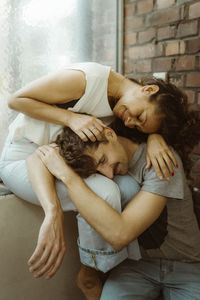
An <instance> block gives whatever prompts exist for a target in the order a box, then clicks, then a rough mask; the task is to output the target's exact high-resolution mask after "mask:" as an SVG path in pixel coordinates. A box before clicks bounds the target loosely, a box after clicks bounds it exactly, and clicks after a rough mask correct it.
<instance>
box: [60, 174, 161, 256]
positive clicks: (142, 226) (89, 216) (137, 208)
mask: <svg viewBox="0 0 200 300" xmlns="http://www.w3.org/2000/svg"><path fill="white" fill-rule="evenodd" d="M70 173H71V171H70ZM75 175H76V174H73V175H72V174H71V176H72V177H71V179H70V180H69V175H67V174H66V176H63V177H62V180H63V183H64V184H65V186H66V187H67V191H68V193H69V195H70V198H71V200H72V202H73V203H74V205H75V206H76V207H77V209H78V211H79V212H80V214H81V215H82V217H83V218H84V219H85V220H86V221H87V222H88V223H89V224H90V225H91V226H92V227H93V228H94V229H95V230H96V231H97V232H99V234H100V235H101V236H102V237H103V238H104V239H105V240H107V241H108V242H109V243H110V244H111V245H112V247H113V248H114V249H117V250H119V249H121V248H123V247H124V246H126V245H128V244H129V243H130V242H131V241H132V240H134V239H136V238H137V237H138V236H139V235H140V234H142V233H143V232H144V231H145V230H146V229H147V228H148V227H149V226H150V225H151V224H152V223H153V222H154V221H155V220H156V219H157V218H158V217H159V215H160V214H161V212H162V210H163V208H164V206H165V204H166V198H165V197H163V196H159V195H157V194H152V193H149V192H145V191H140V192H139V193H138V194H137V195H136V196H135V197H134V198H133V199H132V201H131V202H130V203H129V204H128V205H127V206H126V207H125V209H124V210H123V212H122V213H121V214H119V213H118V212H117V211H115V210H114V209H113V208H112V207H111V206H110V205H108V204H107V203H106V202H105V201H104V200H103V199H101V198H100V197H98V196H97V195H96V194H95V193H94V192H93V191H91V190H90V189H89V188H88V186H87V185H86V184H85V183H84V181H83V180H82V179H81V178H80V177H78V176H77V177H76V176H75ZM74 182H76V184H73V183H74ZM80 195H81V197H80Z"/></svg>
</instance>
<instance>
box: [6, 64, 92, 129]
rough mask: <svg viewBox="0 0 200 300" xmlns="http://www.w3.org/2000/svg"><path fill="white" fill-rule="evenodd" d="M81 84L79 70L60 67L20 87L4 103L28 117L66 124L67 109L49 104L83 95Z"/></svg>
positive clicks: (84, 82)
mask: <svg viewBox="0 0 200 300" xmlns="http://www.w3.org/2000/svg"><path fill="white" fill-rule="evenodd" d="M85 86H86V81H85V75H84V73H83V72H82V71H76V70H67V69H66V70H60V71H59V72H57V73H55V74H51V75H47V76H44V77H41V78H39V79H37V80H35V81H33V82H31V83H29V84H28V85H26V86H25V87H23V88H21V89H20V90H19V91H17V92H16V93H14V94H13V95H11V96H10V97H9V99H8V105H9V107H10V108H12V109H14V110H17V111H21V112H23V113H24V114H26V115H28V116H30V117H32V118H35V119H39V120H43V121H47V122H52V123H56V124H60V125H67V119H68V116H70V114H71V112H70V111H66V110H65V109H61V108H57V107H55V106H52V104H61V103H67V102H70V101H72V100H78V99H79V98H81V97H82V96H83V94H84V92H85Z"/></svg>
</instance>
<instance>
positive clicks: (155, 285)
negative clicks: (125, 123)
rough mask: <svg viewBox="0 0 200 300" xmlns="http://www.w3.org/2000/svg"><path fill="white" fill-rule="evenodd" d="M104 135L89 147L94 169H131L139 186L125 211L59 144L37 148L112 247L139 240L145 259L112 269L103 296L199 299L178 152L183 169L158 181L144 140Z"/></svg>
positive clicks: (189, 205) (194, 235)
mask: <svg viewBox="0 0 200 300" xmlns="http://www.w3.org/2000/svg"><path fill="white" fill-rule="evenodd" d="M104 136H105V138H106V140H107V142H103V143H99V145H98V147H97V148H96V149H94V148H92V149H89V148H87V149H86V150H85V154H86V155H89V156H91V158H92V159H93V161H94V165H95V166H96V171H98V172H100V173H102V174H103V175H105V176H107V177H109V178H113V177H114V175H117V174H120V175H124V174H126V173H127V172H128V173H129V174H130V175H131V177H133V178H134V179H135V180H136V181H137V182H138V184H139V185H140V187H141V189H140V191H139V192H138V193H137V194H136V195H135V196H134V197H133V199H132V200H131V201H130V202H129V203H128V204H127V205H126V206H125V208H124V210H123V212H122V213H121V214H120V213H118V212H117V211H116V210H114V209H113V208H112V207H110V206H109V205H108V204H107V203H106V202H105V201H103V200H102V199H101V198H100V197H99V196H98V195H97V194H95V193H94V192H93V191H92V190H91V189H90V188H89V187H88V186H87V184H86V183H85V182H84V181H83V180H82V178H81V177H80V176H79V175H78V174H77V173H75V172H74V171H73V170H72V169H71V168H70V167H69V166H67V165H66V164H65V162H64V159H63V157H62V156H61V155H60V154H59V152H58V149H57V148H55V147H51V146H44V147H40V148H38V150H37V151H36V152H37V155H38V156H39V158H40V159H41V160H42V162H43V163H44V164H45V166H46V167H47V168H48V169H49V171H50V172H51V173H52V174H53V175H54V176H55V177H57V178H58V179H59V180H61V181H62V182H63V184H64V185H65V186H66V189H67V192H68V194H69V196H70V198H71V200H72V202H73V203H74V205H75V206H76V207H77V209H78V211H79V212H80V214H81V216H82V217H83V218H84V219H85V220H86V221H87V222H88V223H89V224H90V225H91V226H92V227H93V228H94V229H95V230H96V231H97V232H98V233H99V234H100V235H101V236H102V237H103V238H104V239H105V240H106V241H107V242H108V243H109V244H110V245H111V246H112V247H113V248H114V249H116V250H120V249H122V248H124V247H125V246H126V245H128V244H129V243H130V242H131V241H132V240H135V239H136V238H138V240H139V245H140V250H141V254H142V259H140V260H139V261H134V260H130V259H127V260H126V261H124V262H122V263H121V264H120V265H119V266H117V267H116V268H114V269H113V270H112V271H111V273H110V277H109V278H108V280H107V282H106V284H105V286H104V289H103V292H102V296H101V299H102V300H111V299H112V300H120V299H126V300H129V299H149V300H151V299H156V298H157V296H158V295H159V293H160V291H161V290H162V291H163V294H164V298H165V299H176V300H177V299H181V300H190V299H199V295H200V232H199V228H198V224H197V221H196V218H195V215H194V212H193V202H192V197H191V193H190V191H189V188H188V186H187V183H186V178H185V175H184V170H183V166H182V163H181V160H180V158H179V156H178V155H177V154H176V153H175V156H176V159H177V160H178V164H179V168H177V169H176V170H175V174H174V176H173V177H172V178H171V180H170V181H167V180H159V179H158V178H157V176H156V174H155V171H154V169H153V168H151V169H150V170H146V169H145V167H146V163H145V147H146V145H145V144H141V145H138V144H136V143H133V142H132V141H130V140H128V139H127V138H124V137H120V136H117V135H116V134H115V132H114V131H113V130H112V129H110V128H106V129H104ZM102 188H103V187H102ZM80 195H81V196H80Z"/></svg>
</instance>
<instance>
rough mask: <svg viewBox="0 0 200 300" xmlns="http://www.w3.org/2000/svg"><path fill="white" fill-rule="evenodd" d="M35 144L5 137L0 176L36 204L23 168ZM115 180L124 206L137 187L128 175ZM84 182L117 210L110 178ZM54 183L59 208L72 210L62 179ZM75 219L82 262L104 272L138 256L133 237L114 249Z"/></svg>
mask: <svg viewBox="0 0 200 300" xmlns="http://www.w3.org/2000/svg"><path fill="white" fill-rule="evenodd" d="M37 147H38V146H37V145H36V144H34V143H31V142H30V141H28V140H27V139H24V140H21V141H18V142H11V140H10V139H9V138H8V139H7V141H6V143H5V146H4V149H3V152H2V156H1V159H0V178H1V179H2V180H3V182H4V184H5V185H6V186H7V188H8V189H9V190H10V191H12V192H13V193H14V194H16V195H17V196H18V197H20V198H22V199H24V200H26V201H29V202H31V203H33V204H36V205H40V203H39V201H38V199H37V196H36V194H35V192H34V190H33V188H32V186H31V183H30V181H29V178H28V174H27V167H26V158H27V157H28V156H29V155H30V154H31V153H33V152H34V151H35V150H36V148H37ZM115 180H116V182H117V184H118V185H119V187H120V189H121V193H122V199H123V205H124V204H125V203H127V202H128V201H129V200H130V199H131V198H132V197H133V195H134V194H135V193H136V192H137V191H138V190H139V186H138V184H137V183H136V182H135V181H134V179H133V178H131V177H130V176H128V175H127V176H124V177H122V176H117V177H116V178H115ZM85 182H86V184H87V185H88V186H89V187H90V188H91V189H92V190H93V191H94V192H95V193H96V194H97V195H98V196H99V197H101V198H102V199H104V200H105V201H106V202H107V203H108V204H109V205H110V206H112V207H113V209H115V210H116V211H118V212H119V213H121V196H120V191H119V187H118V185H117V184H116V183H115V182H114V181H113V180H110V179H109V178H107V177H105V176H102V175H100V174H94V175H92V176H90V177H89V178H87V179H85ZM55 186H56V191H57V195H58V198H59V200H60V203H61V206H62V209H63V211H69V210H74V211H76V208H75V206H74V205H73V203H72V201H71V200H70V198H69V196H68V194H67V191H66V187H65V186H64V185H63V184H62V182H60V181H58V180H56V181H55ZM77 219H78V230H79V240H78V246H79V253H80V259H81V262H82V263H83V264H85V265H88V266H91V267H93V268H96V269H98V270H100V271H103V272H107V271H109V270H110V269H112V268H113V267H115V266H116V265H118V264H119V263H121V262H122V261H124V260H125V259H126V258H127V257H130V258H132V259H139V258H140V257H141V256H140V251H139V247H138V243H137V240H136V241H134V242H133V243H131V244H130V246H129V247H125V248H124V249H122V250H120V251H116V250H114V249H113V248H112V247H111V245H110V244H109V243H107V242H106V241H105V240H104V239H103V238H102V237H101V236H100V235H99V234H98V233H97V232H96V231H95V230H94V229H93V228H92V227H91V226H90V225H89V224H88V223H87V222H86V221H85V220H84V219H83V218H82V217H81V216H80V215H79V214H78V216H77Z"/></svg>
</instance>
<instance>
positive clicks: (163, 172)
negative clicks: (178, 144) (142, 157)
mask: <svg viewBox="0 0 200 300" xmlns="http://www.w3.org/2000/svg"><path fill="white" fill-rule="evenodd" d="M146 162H147V165H146V169H149V168H150V167H151V165H153V167H154V170H155V172H156V174H157V176H158V177H159V178H160V179H163V178H165V179H167V180H169V179H170V176H174V167H173V166H176V167H178V164H177V161H176V158H175V157H174V155H173V153H172V151H171V150H170V149H169V147H168V145H167V144H166V142H165V140H164V139H163V137H162V136H161V135H160V134H150V135H149V137H148V140H147V150H146Z"/></svg>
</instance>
